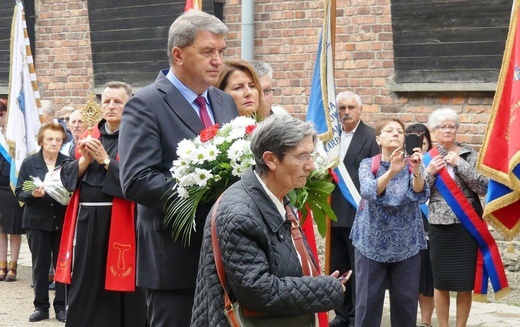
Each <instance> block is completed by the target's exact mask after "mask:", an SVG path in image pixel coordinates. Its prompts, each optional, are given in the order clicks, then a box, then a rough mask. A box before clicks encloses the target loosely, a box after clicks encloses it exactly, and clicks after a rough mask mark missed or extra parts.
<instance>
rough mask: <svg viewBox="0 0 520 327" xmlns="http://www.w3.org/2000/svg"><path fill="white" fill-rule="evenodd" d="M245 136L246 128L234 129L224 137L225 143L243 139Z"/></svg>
mask: <svg viewBox="0 0 520 327" xmlns="http://www.w3.org/2000/svg"><path fill="white" fill-rule="evenodd" d="M245 134H246V128H245V127H240V128H234V129H233V130H231V131H230V132H229V135H228V136H227V137H226V141H227V142H233V140H236V139H240V138H243V137H244V135H245Z"/></svg>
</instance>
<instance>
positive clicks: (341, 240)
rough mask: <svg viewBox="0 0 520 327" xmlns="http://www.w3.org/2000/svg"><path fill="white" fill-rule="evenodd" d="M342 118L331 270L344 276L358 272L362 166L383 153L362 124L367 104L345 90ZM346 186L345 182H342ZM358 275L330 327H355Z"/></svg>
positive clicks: (339, 104) (341, 96)
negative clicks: (355, 238) (353, 233)
mask: <svg viewBox="0 0 520 327" xmlns="http://www.w3.org/2000/svg"><path fill="white" fill-rule="evenodd" d="M336 106H337V108H338V118H339V121H340V124H341V138H340V160H341V162H340V166H342V167H340V172H342V174H341V176H340V177H341V178H342V179H343V181H344V182H345V183H344V185H345V186H343V185H341V186H340V185H338V186H337V187H336V188H335V189H334V191H333V192H332V200H331V204H332V210H334V213H335V214H336V217H338V221H336V222H334V221H333V222H332V224H331V227H332V228H331V235H330V269H331V271H334V270H339V271H340V272H341V273H343V272H345V271H348V270H352V271H354V246H353V245H352V240H351V239H350V230H351V229H352V224H353V223H354V217H355V216H356V209H357V205H358V203H356V201H355V200H354V199H356V198H359V176H358V169H359V164H360V163H361V161H362V160H363V159H365V158H370V157H373V156H375V155H376V154H378V153H379V147H378V145H377V143H376V136H375V132H374V129H373V128H372V127H370V126H367V125H365V124H364V123H363V121H361V113H362V111H363V104H362V102H361V98H360V97H359V95H357V94H356V93H353V92H350V91H344V92H341V93H338V95H337V96H336ZM342 184H343V183H342ZM355 280H356V279H355V276H354V275H352V277H351V278H350V280H349V281H348V282H347V284H346V286H347V291H346V292H345V301H344V302H343V305H342V306H341V307H339V308H337V309H336V310H335V312H336V318H334V320H332V321H331V322H330V324H329V326H330V327H344V326H354V321H355V315H354V309H355V304H356V292H355Z"/></svg>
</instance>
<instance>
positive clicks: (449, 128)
mask: <svg viewBox="0 0 520 327" xmlns="http://www.w3.org/2000/svg"><path fill="white" fill-rule="evenodd" d="M435 128H436V129H438V130H440V131H443V132H446V131H451V132H453V131H455V130H456V129H457V126H455V125H442V126H437V127H435Z"/></svg>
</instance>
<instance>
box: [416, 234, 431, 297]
mask: <svg viewBox="0 0 520 327" xmlns="http://www.w3.org/2000/svg"><path fill="white" fill-rule="evenodd" d="M427 243H428V249H426V250H421V252H420V254H421V276H420V279H419V294H422V295H423V296H428V297H433V272H432V264H431V260H430V242H429V241H428V242H427Z"/></svg>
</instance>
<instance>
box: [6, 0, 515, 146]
mask: <svg viewBox="0 0 520 327" xmlns="http://www.w3.org/2000/svg"><path fill="white" fill-rule="evenodd" d="M25 3H26V10H27V11H28V12H27V16H28V17H27V18H28V24H29V26H30V27H31V19H32V22H33V23H34V25H33V26H34V27H33V29H34V40H35V42H34V48H35V66H36V72H37V76H38V82H39V85H40V90H41V94H42V97H43V98H47V99H53V100H54V101H55V102H56V104H57V106H58V107H61V106H64V105H74V106H76V107H78V108H79V107H81V106H82V105H83V104H84V103H85V102H86V98H87V94H88V93H89V92H90V91H91V90H96V91H99V88H100V87H101V86H102V85H103V84H104V82H105V81H106V80H108V79H121V80H126V81H129V82H130V83H132V84H133V85H134V87H136V88H138V87H140V86H142V85H146V84H148V83H149V82H151V81H153V80H154V79H155V77H156V75H157V72H158V70H159V68H160V67H163V68H166V67H167V57H166V42H167V39H166V38H167V30H168V27H169V24H171V22H173V20H174V19H175V17H177V15H178V14H179V13H181V12H182V10H183V6H184V1H166V0H150V1H146V0H128V1H112V0H106V1H101V0H97V1H94V0H91V1H86V0H68V1H64V0H61V1H58V0H39V1H38V0H31V1H25ZM511 3H512V0H488V1H467V0H453V1H438V0H408V1H406V0H338V1H337V5H336V18H337V28H336V59H335V65H336V87H337V91H338V92H339V91H343V90H351V91H353V92H356V93H358V94H360V96H361V98H362V100H363V102H364V112H365V115H364V120H365V121H368V122H369V123H373V122H375V121H377V120H378V119H381V117H383V116H385V115H391V116H397V117H399V118H400V119H402V120H403V121H405V122H406V123H411V122H426V120H427V117H428V114H429V113H430V112H431V111H432V110H433V109H436V108H439V107H442V106H450V107H453V108H454V109H456V110H457V111H458V112H460V118H461V123H462V126H461V129H460V131H459V140H460V141H464V142H469V143H471V144H474V145H476V146H477V147H478V146H479V145H480V144H481V142H482V139H483V133H484V132H485V127H486V122H487V119H488V114H489V111H490V109H491V105H492V101H493V95H494V88H495V83H496V80H497V76H498V71H499V66H500V61H501V54H502V52H503V48H504V42H505V37H506V34H507V25H508V22H509V15H510V9H511ZM13 5H14V1H2V4H0V13H1V14H3V16H4V21H9V22H8V24H9V25H10V17H12V9H13ZM241 5H242V1H239V0H227V1H225V4H224V1H222V0H220V1H218V0H217V1H213V0H204V1H203V9H204V10H205V11H208V12H210V13H215V14H216V15H217V16H219V15H220V16H221V17H222V18H223V21H224V23H226V25H227V26H228V27H229V28H230V32H229V34H228V36H227V45H228V50H226V54H225V56H226V58H233V57H240V55H241V49H240V38H241ZM323 5H324V4H323V0H292V1H289V0H285V1H282V0H275V1H269V0H256V1H254V11H255V14H254V17H255V25H254V29H255V33H254V34H255V42H254V44H255V47H254V53H255V59H257V60H263V61H267V62H269V63H271V65H272V66H273V69H274V71H275V72H274V78H275V80H276V88H277V89H278V93H277V94H276V95H275V98H276V102H277V103H278V104H280V105H282V106H284V107H285V108H286V109H287V110H288V111H290V112H292V113H294V114H297V115H299V116H300V117H301V118H304V117H305V112H306V109H307V101H308V98H309V93H310V84H311V77H312V73H313V69H314V61H315V58H316V50H317V44H318V38H319V33H320V30H321V25H322V22H323ZM31 8H32V12H29V11H31ZM8 17H9V18H8ZM154 24H155V25H154ZM4 25H7V24H5V23H4ZM141 25H142V26H141ZM484 27H485V28H484ZM0 31H2V34H1V36H0V47H1V48H3V50H0V64H1V66H2V67H3V68H0V94H5V93H6V92H7V84H6V74H5V73H6V70H7V75H8V64H7V65H6V61H8V54H7V55H6V53H8V52H6V51H5V50H6V49H8V48H9V46H8V44H9V43H8V42H9V40H8V39H9V38H8V35H7V34H8V29H6V28H1V27H0ZM3 31H6V32H5V33H4V32H3ZM453 31H456V32H455V33H451V32H453ZM491 41H492V42H491ZM439 46H441V47H440V48H439ZM157 58H160V59H157ZM414 65H415V66H414ZM450 65H451V66H450ZM396 67H397V68H396ZM139 69H141V70H142V72H140V71H139ZM134 70H135V71H134ZM144 72H146V73H144Z"/></svg>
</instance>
